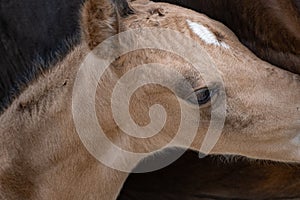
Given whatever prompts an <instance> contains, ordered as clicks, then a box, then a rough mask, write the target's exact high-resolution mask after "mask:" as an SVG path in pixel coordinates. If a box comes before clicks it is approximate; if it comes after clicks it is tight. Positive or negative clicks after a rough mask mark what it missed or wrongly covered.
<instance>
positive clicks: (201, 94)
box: [187, 87, 212, 106]
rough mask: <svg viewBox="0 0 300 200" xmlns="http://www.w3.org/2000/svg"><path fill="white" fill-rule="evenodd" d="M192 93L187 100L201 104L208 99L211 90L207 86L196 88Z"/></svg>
mask: <svg viewBox="0 0 300 200" xmlns="http://www.w3.org/2000/svg"><path fill="white" fill-rule="evenodd" d="M193 94H194V95H190V97H188V98H187V100H188V101H189V102H190V103H192V104H196V105H199V106H200V105H203V104H206V103H207V102H209V101H210V99H211V97H212V95H211V92H210V91H209V89H208V88H207V87H204V88H200V89H198V90H195V91H194V93H193Z"/></svg>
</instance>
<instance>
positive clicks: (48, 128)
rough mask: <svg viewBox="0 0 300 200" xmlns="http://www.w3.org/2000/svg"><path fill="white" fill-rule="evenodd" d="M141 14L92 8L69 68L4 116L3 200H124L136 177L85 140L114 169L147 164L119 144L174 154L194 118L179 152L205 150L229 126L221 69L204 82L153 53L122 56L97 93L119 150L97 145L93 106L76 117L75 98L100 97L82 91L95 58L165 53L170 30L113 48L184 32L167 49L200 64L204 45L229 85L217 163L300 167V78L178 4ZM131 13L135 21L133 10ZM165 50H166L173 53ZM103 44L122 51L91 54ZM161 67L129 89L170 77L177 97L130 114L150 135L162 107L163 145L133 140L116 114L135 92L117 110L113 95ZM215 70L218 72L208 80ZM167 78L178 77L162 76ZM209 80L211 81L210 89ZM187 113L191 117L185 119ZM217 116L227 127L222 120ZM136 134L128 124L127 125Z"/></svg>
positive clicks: (161, 91) (98, 4) (181, 63)
mask: <svg viewBox="0 0 300 200" xmlns="http://www.w3.org/2000/svg"><path fill="white" fill-rule="evenodd" d="M132 6H133V8H134V9H135V10H136V13H135V14H130V15H129V16H127V17H124V16H126V15H125V14H122V12H120V10H121V11H122V10H124V9H123V8H122V9H119V8H117V7H114V6H113V4H111V3H110V1H108V0H89V1H87V2H86V4H85V6H84V8H83V11H82V33H83V37H82V42H81V43H80V44H79V45H78V46H77V47H75V48H74V49H73V51H72V52H71V53H70V54H69V55H68V56H67V57H66V58H65V59H64V60H63V61H62V62H60V63H58V64H57V65H55V66H53V67H52V68H51V69H49V71H47V72H44V73H43V74H41V75H40V76H39V77H38V78H37V79H36V80H34V81H32V82H31V84H29V85H28V87H27V88H26V89H25V90H24V91H23V92H22V94H21V95H20V96H19V97H18V98H17V99H16V100H15V101H14V102H13V103H12V105H11V106H10V107H9V108H8V109H6V110H5V112H4V113H3V114H2V115H1V116H0V133H1V134H0V148H1V151H0V152H1V157H0V161H1V168H0V183H1V184H0V195H1V198H3V199H115V198H116V197H117V196H118V194H119V191H120V189H121V187H122V185H123V183H124V181H125V180H126V178H127V177H128V173H127V172H121V171H118V170H116V169H113V168H111V167H110V166H107V163H102V162H99V161H98V160H97V159H96V158H95V157H93V156H92V155H91V154H90V152H91V151H90V149H88V150H89V151H90V152H89V151H87V149H86V148H85V147H87V146H86V144H85V146H84V145H83V143H84V141H83V140H84V139H85V138H82V137H85V136H87V137H88V136H91V138H89V137H88V138H89V139H91V140H90V141H91V144H92V147H93V148H94V149H92V150H95V152H97V153H99V155H100V156H104V157H105V158H106V159H108V162H109V164H112V165H113V166H115V164H116V163H117V164H121V165H122V164H123V165H125V166H128V165H129V166H132V165H136V164H137V162H136V161H139V160H134V159H131V157H122V156H123V155H122V154H119V153H117V152H115V151H112V149H114V148H115V147H114V145H113V144H115V145H117V146H119V147H121V148H123V149H126V150H128V151H131V152H142V153H148V152H152V151H153V150H155V149H157V148H160V147H164V146H166V144H167V143H169V142H170V141H171V140H172V138H174V133H176V132H177V131H178V129H179V128H178V127H176V124H177V122H180V121H181V119H182V116H181V114H184V113H185V114H186V115H185V117H187V119H188V120H187V121H188V122H189V123H188V124H187V125H186V126H185V129H184V131H183V133H185V134H186V135H181V136H180V138H179V139H178V140H177V143H175V145H174V147H177V146H178V147H183V146H184V147H186V148H190V149H193V150H199V147H200V146H201V144H202V142H203V141H204V140H205V134H206V131H207V130H208V129H209V125H210V123H211V121H214V120H215V121H216V122H218V121H219V120H221V115H219V112H218V108H219V106H220V102H221V100H222V99H221V97H222V95H223V94H222V84H220V82H219V80H217V79H215V77H216V74H214V73H215V72H216V71H214V69H213V67H212V66H211V65H207V66H206V65H200V66H198V67H200V68H201V69H203V72H202V73H200V72H199V71H197V70H196V69H195V66H193V65H191V63H188V62H186V60H185V58H182V57H180V56H178V55H174V54H172V52H168V51H162V50H159V49H148V48H145V49H140V50H135V51H131V52H128V53H127V54H124V55H123V54H122V55H120V56H117V57H116V59H115V60H113V62H112V63H111V65H110V67H109V68H108V69H107V70H105V71H104V72H103V73H104V74H103V76H102V77H101V79H100V80H101V81H100V82H99V84H98V85H97V87H96V89H97V91H96V92H95V93H94V94H95V95H96V96H95V98H94V99H95V102H96V104H95V105H92V107H94V108H95V115H96V117H97V119H99V124H100V125H101V126H102V129H103V130H104V132H105V134H106V138H109V139H110V141H112V142H113V144H111V145H110V146H105V145H106V144H105V143H104V140H103V141H102V140H100V141H99V140H97V139H98V138H97V136H95V135H89V134H90V131H91V130H92V128H91V127H94V124H93V121H92V120H93V115H92V113H88V115H87V116H84V115H83V113H85V111H86V110H88V109H89V107H85V105H87V106H90V105H88V104H85V103H86V102H84V101H81V102H80V101H79V103H82V106H81V107H80V106H79V110H76V109H75V115H78V116H76V117H74V104H72V103H71V102H72V101H73V99H72V98H74V97H75V99H76V97H77V96H80V95H84V94H88V93H89V92H92V93H93V91H90V90H92V89H93V88H82V90H77V93H76V92H75V93H74V90H73V89H74V88H76V87H78V86H80V85H78V84H76V83H77V82H76V80H77V77H78V75H79V76H80V75H82V74H84V73H85V72H86V71H84V70H81V69H82V68H81V66H82V65H81V64H82V62H84V61H85V58H86V56H87V55H96V57H94V58H95V60H97V59H98V58H97V55H98V54H101V53H106V54H107V55H108V56H109V55H114V54H117V53H118V51H122V47H123V46H124V45H126V44H127V43H132V44H136V45H139V43H140V42H142V41H143V40H146V42H147V41H150V42H148V43H147V44H149V45H150V46H151V44H152V43H153V44H157V39H158V38H159V37H160V36H161V35H163V34H162V33H163V31H162V29H159V30H160V31H162V32H160V31H158V30H157V29H156V30H157V32H151V33H153V34H154V36H157V37H152V39H153V40H149V38H142V39H143V40H138V41H126V40H124V38H123V39H122V35H121V36H120V37H115V38H116V40H112V41H113V43H107V40H106V39H107V38H109V37H111V36H113V35H114V34H116V33H118V32H120V31H124V30H133V29H134V32H131V33H135V36H136V37H137V38H138V37H141V36H142V35H139V34H137V33H143V30H144V29H145V28H146V27H150V28H155V27H156V28H157V27H159V28H167V29H163V30H174V31H177V32H172V33H174V34H175V35H168V37H165V38H163V40H164V41H165V42H167V43H170V44H176V46H175V47H174V48H175V49H177V50H179V51H181V52H186V53H188V54H187V55H189V54H190V53H191V54H193V55H194V56H195V57H194V58H196V57H199V56H200V53H201V52H195V51H194V50H195V49H194V47H195V46H197V45H200V46H201V47H202V48H204V49H205V50H206V52H207V54H208V56H207V57H210V59H212V60H213V61H214V64H215V66H216V67H217V72H218V73H220V74H221V75H222V79H223V80H224V87H225V92H226V93H225V94H226V101H227V104H226V108H227V109H226V114H227V116H226V121H225V124H224V128H223V130H222V135H221V137H220V139H219V141H218V143H217V144H216V145H215V146H214V148H213V149H212V150H211V152H210V153H211V154H233V155H243V156H247V157H250V158H257V159H270V160H278V161H287V162H299V161H300V154H299V128H300V125H299V116H300V111H299V99H300V93H299V88H300V87H299V86H300V81H299V80H300V77H299V76H298V75H294V74H291V73H289V72H286V71H284V70H281V69H277V68H276V67H274V66H272V65H270V64H268V63H265V62H263V61H261V60H260V59H258V58H257V57H255V56H254V55H253V54H252V53H251V52H249V50H248V49H247V48H245V47H244V46H243V45H241V44H240V43H239V41H238V40H237V38H236V37H235V36H234V34H233V33H232V32H231V31H230V30H228V29H227V28H226V27H225V26H223V25H222V24H220V23H218V22H215V21H213V20H211V19H209V18H208V17H206V16H204V15H201V14H198V13H195V12H193V11H190V10H186V9H183V8H180V7H177V6H172V5H169V4H155V3H151V2H147V1H136V2H134V3H133V4H132ZM125 10H127V11H126V12H129V11H130V12H131V9H129V8H128V9H125ZM146 30H149V29H146ZM179 32H180V34H179ZM178 34H179V35H184V36H186V37H187V38H190V39H193V40H192V41H193V43H191V45H190V46H189V47H190V48H183V47H184V45H186V44H184V43H180V42H181V41H179V40H176V39H178V38H176V37H174V36H178ZM149 36H151V35H149ZM155 39H156V40H155ZM104 40H106V41H104ZM163 40H160V41H158V43H163V42H164V41H163ZM103 42H104V43H103ZM100 43H101V44H108V46H109V47H116V48H113V49H114V50H113V51H105V49H104V50H103V49H101V48H100V49H98V48H96V49H95V51H94V52H93V53H92V54H90V49H93V48H95V47H97V46H98V45H99V44H100ZM181 45H182V46H181ZM117 47H118V48H117ZM201 59H203V60H206V59H207V58H204V57H202V58H201ZM100 60H101V59H100ZM158 62H159V64H160V65H159V64H157V65H147V66H148V68H147V66H146V69H145V70H149V72H151V73H152V72H153V73H154V74H148V73H146V72H148V71H142V73H136V75H137V76H133V77H132V79H129V80H131V82H130V81H129V83H130V84H131V83H132V82H134V81H139V80H144V79H147V78H149V76H151V75H153V76H151V77H154V78H156V77H160V80H162V81H165V82H166V83H168V84H169V86H170V88H171V89H173V90H172V91H170V89H169V88H166V87H162V86H160V85H159V84H149V85H146V86H143V87H141V88H139V89H138V90H137V91H136V92H135V93H134V95H132V96H131V98H130V105H129V111H130V115H131V117H132V119H133V120H134V121H135V122H136V123H137V124H139V125H141V126H146V125H147V124H149V117H150V118H151V119H152V117H151V116H152V115H154V116H155V117H157V118H156V119H154V120H156V121H158V122H160V121H159V120H160V119H161V116H160V115H155V114H157V113H155V112H152V111H153V109H152V105H153V104H155V103H159V104H161V105H163V106H164V108H165V112H166V113H167V114H168V115H167V116H168V118H167V119H166V121H165V122H164V127H163V128H162V129H161V130H160V131H159V134H158V135H155V136H153V137H150V138H137V137H130V136H128V135H127V134H125V132H124V131H123V130H122V129H121V128H120V127H119V126H118V124H117V120H116V118H114V117H118V116H114V115H113V112H112V110H111V106H112V104H113V103H115V105H121V107H119V108H120V109H122V105H124V102H125V100H127V99H126V98H127V97H126V93H127V91H126V88H127V87H128V88H130V87H131V85H130V84H129V85H126V84H125V94H124V95H125V96H117V97H118V98H117V101H116V102H112V101H111V99H112V97H113V96H114V95H113V94H114V93H113V89H114V87H115V85H116V84H117V81H118V80H119V79H120V80H121V82H122V81H124V79H122V77H123V76H125V75H126V74H128V73H129V72H130V71H132V70H133V69H136V68H138V67H137V66H139V65H145V64H149V63H158ZM92 64H93V63H92ZM204 64H205V62H204ZM206 64H208V63H206ZM162 65H163V66H162ZM206 68H208V69H209V70H205V69H206ZM159 69H160V70H164V72H170V73H161V71H159ZM152 70H154V71H152ZM156 70H158V71H156ZM210 70H211V71H212V72H214V73H212V72H211V71H210ZM93 72H94V71H93ZM95 72H97V71H95ZM134 72H140V71H134ZM175 72H176V73H175ZM176 74H182V76H177V75H176ZM133 75H135V73H133ZM175 75H176V76H175ZM151 77H150V78H151ZM204 77H206V78H207V77H209V78H208V79H207V80H204ZM98 78H99V77H93V76H92V77H87V79H86V81H87V82H88V83H89V82H93V83H94V82H95V80H98ZM96 82H97V81H96ZM123 83H124V82H123ZM125 83H126V82H125ZM127 83H128V82H127ZM187 83H188V84H187ZM187 85H189V86H190V87H187ZM121 86H122V84H121ZM121 88H122V87H121ZM191 89H193V90H192V91H191ZM191 94H194V96H193V95H191ZM191 96H192V97H193V98H191ZM88 97H89V98H91V97H90V96H88ZM92 99H93V98H92ZM77 103H78V102H77ZM125 104H126V102H125ZM214 107H215V108H216V110H215V109H214ZM182 109H183V111H184V110H187V111H188V112H183V113H182V112H181V111H182ZM148 111H149V112H150V115H148ZM214 111H215V113H214ZM187 113H188V114H187ZM193 113H196V114H197V115H199V113H200V114H201V116H202V117H203V118H201V121H200V122H197V121H193V120H189V119H193V118H191V117H192V115H193ZM90 114H91V115H90ZM121 114H122V113H121ZM159 114H160V113H159ZM213 115H217V117H216V118H215V119H213V118H212V116H213ZM73 117H74V118H73ZM75 118H76V119H80V120H79V121H77V123H79V124H80V125H81V127H82V128H83V130H85V132H84V134H83V135H82V133H81V134H79V133H78V127H77V125H78V124H77V123H76V120H75ZM74 122H75V123H74ZM123 122H124V121H123ZM121 123H122V121H121ZM126 124H127V123H126V121H125V123H124V124H121V125H125V126H126ZM150 124H151V123H150ZM195 127H196V129H197V132H196V135H195V138H193V141H192V142H193V143H192V144H191V145H189V146H185V145H186V140H187V139H188V137H189V130H192V129H193V128H195ZM187 130H188V131H187ZM78 134H79V135H78ZM80 139H83V140H80ZM94 139H95V140H94ZM93 142H96V143H93ZM93 145H95V146H93ZM103 147H104V148H103ZM93 155H94V154H93Z"/></svg>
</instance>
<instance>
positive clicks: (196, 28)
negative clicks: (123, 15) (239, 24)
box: [127, 0, 235, 49]
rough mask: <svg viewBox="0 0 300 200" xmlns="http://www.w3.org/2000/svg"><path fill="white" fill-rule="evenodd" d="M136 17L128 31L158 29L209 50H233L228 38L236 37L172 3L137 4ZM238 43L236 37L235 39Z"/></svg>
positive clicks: (143, 2) (212, 21)
mask: <svg viewBox="0 0 300 200" xmlns="http://www.w3.org/2000/svg"><path fill="white" fill-rule="evenodd" d="M132 5H133V7H134V8H135V9H136V11H137V12H136V15H134V16H132V17H131V18H129V19H128V20H127V26H128V28H141V27H154V28H155V27H157V28H168V29H172V30H175V31H179V32H181V33H183V34H185V35H187V36H192V38H193V39H196V40H199V42H200V43H201V44H204V45H207V46H215V47H221V48H223V49H229V48H230V45H229V44H227V43H226V42H225V38H228V37H232V36H234V34H233V33H232V32H231V31H229V30H228V29H227V28H226V27H225V26H224V25H222V24H221V23H219V22H216V21H214V20H212V19H209V18H208V17H207V16H205V15H203V14H200V13H197V12H194V11H192V10H189V9H185V8H182V7H179V6H175V5H172V4H168V3H153V2H150V1H147V0H137V1H133V4H132ZM234 39H235V36H234Z"/></svg>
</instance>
